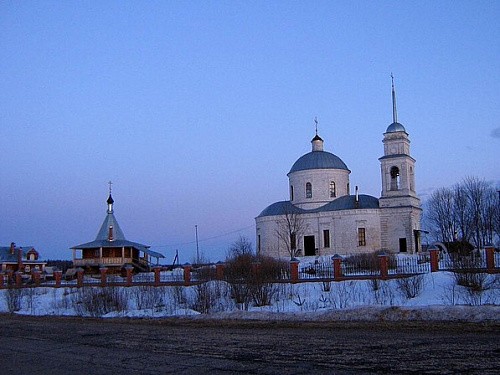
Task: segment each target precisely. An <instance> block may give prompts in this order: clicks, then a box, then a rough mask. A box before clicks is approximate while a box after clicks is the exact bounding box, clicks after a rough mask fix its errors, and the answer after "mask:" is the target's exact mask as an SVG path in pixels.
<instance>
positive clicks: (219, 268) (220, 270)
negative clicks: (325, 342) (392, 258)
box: [215, 262, 224, 280]
mask: <svg viewBox="0 0 500 375" xmlns="http://www.w3.org/2000/svg"><path fill="white" fill-rule="evenodd" d="M215 277H216V278H217V280H223V279H224V263H222V262H218V263H217V264H216V265H215Z"/></svg>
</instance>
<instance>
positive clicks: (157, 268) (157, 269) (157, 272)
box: [153, 266, 161, 286]
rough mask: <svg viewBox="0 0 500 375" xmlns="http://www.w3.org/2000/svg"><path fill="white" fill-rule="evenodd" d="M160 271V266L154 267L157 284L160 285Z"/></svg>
mask: <svg viewBox="0 0 500 375" xmlns="http://www.w3.org/2000/svg"><path fill="white" fill-rule="evenodd" d="M160 271H161V267H160V266H155V267H153V272H154V273H155V286H159V285H160Z"/></svg>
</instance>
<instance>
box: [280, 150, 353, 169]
mask: <svg viewBox="0 0 500 375" xmlns="http://www.w3.org/2000/svg"><path fill="white" fill-rule="evenodd" d="M308 169H343V170H346V171H349V168H347V165H346V164H345V163H344V162H343V161H342V159H340V158H339V157H338V156H337V155H334V154H332V153H331V152H327V151H311V152H308V153H307V154H305V155H302V156H301V157H300V158H298V159H297V161H296V162H295V163H294V164H293V166H292V168H291V169H290V172H288V174H290V173H293V172H297V171H303V170H308Z"/></svg>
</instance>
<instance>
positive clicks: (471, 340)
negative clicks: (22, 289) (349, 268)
mask: <svg viewBox="0 0 500 375" xmlns="http://www.w3.org/2000/svg"><path fill="white" fill-rule="evenodd" d="M0 328H1V329H0V335H1V337H0V371H1V373H4V374H7V373H15V374H46V373H52V374H167V373H185V374H217V373H225V374H231V373H242V374H333V373H335V374H354V373H356V374H359V373H379V374H386V373H406V374H408V373H414V374H443V373H450V374H451V373H476V374H498V371H499V368H500V326H499V325H498V324H489V325H481V324H464V323H424V322H422V323H404V322H403V323H383V322H376V323H373V322H366V323H345V322H342V323H340V322H321V323H311V322H304V323H297V322H254V321H203V320H186V319H162V320H137V319H136V320H131V319H113V320H109V319H108V320H103V319H82V318H54V317H50V318H49V317H47V318H45V317H42V318H36V317H22V316H21V317H20V316H11V315H0Z"/></svg>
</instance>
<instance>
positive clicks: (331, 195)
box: [330, 181, 337, 198]
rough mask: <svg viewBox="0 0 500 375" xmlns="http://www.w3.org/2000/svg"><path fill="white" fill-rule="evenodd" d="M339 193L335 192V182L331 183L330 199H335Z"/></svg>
mask: <svg viewBox="0 0 500 375" xmlns="http://www.w3.org/2000/svg"><path fill="white" fill-rule="evenodd" d="M336 196H337V192H336V191H335V181H330V198H335V197H336Z"/></svg>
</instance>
